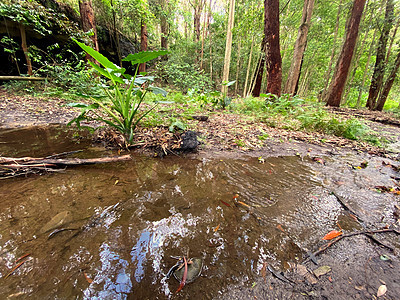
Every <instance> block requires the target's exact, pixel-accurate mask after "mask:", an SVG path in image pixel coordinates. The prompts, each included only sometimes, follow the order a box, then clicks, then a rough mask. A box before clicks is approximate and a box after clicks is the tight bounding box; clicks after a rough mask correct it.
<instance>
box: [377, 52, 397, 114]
mask: <svg viewBox="0 0 400 300" xmlns="http://www.w3.org/2000/svg"><path fill="white" fill-rule="evenodd" d="M399 67H400V51H399V53H398V54H397V58H396V61H395V63H394V66H393V68H392V71H391V72H390V75H389V77H388V79H386V83H385V85H384V86H383V88H382V92H381V94H380V96H379V99H378V103H377V105H376V107H375V110H378V111H382V109H383V106H384V105H385V102H386V99H387V97H388V95H389V92H390V89H391V88H392V85H393V82H394V80H395V79H396V74H397V71H398V70H399Z"/></svg>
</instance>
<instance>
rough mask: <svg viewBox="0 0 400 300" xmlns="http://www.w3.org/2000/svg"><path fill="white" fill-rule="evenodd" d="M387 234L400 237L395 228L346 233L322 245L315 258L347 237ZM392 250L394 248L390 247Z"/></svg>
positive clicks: (399, 232) (315, 253)
mask: <svg viewBox="0 0 400 300" xmlns="http://www.w3.org/2000/svg"><path fill="white" fill-rule="evenodd" d="M387 232H393V233H395V234H399V235H400V231H398V230H397V229H394V228H387V229H377V230H365V231H355V232H351V233H346V234H343V235H340V236H338V237H337V238H336V239H334V240H332V241H330V242H329V243H326V244H324V245H322V246H321V247H320V248H319V249H318V250H317V251H315V252H314V253H313V255H314V256H317V255H319V254H321V253H322V252H324V251H325V250H326V249H328V248H329V247H330V246H332V245H333V244H336V243H337V242H339V241H340V240H341V239H343V238H346V237H350V236H355V235H361V234H364V235H366V236H368V235H372V234H375V233H387ZM384 246H385V247H387V245H384ZM389 247H390V246H389ZM390 248H392V247H390ZM309 259H310V257H307V258H306V259H305V260H304V261H303V263H304V262H306V261H308V260H309Z"/></svg>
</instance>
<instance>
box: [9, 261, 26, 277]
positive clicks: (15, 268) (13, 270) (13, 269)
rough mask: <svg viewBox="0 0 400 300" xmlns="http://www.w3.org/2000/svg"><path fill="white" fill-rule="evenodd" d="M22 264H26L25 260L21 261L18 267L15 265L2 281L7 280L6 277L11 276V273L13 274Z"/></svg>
mask: <svg viewBox="0 0 400 300" xmlns="http://www.w3.org/2000/svg"><path fill="white" fill-rule="evenodd" d="M24 262H26V260H24V261H21V262H20V263H19V264H18V265H16V266H15V267H14V268H12V269H11V271H10V272H8V274H7V275H6V277H4V279H7V278H8V277H10V275H11V274H12V273H14V272H15V270H17V269H18V268H19V267H20V266H22V265H23V263H24Z"/></svg>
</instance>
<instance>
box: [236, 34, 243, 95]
mask: <svg viewBox="0 0 400 300" xmlns="http://www.w3.org/2000/svg"><path fill="white" fill-rule="evenodd" d="M241 49H242V48H241V40H240V39H239V41H238V50H237V59H236V79H235V94H237V90H238V87H239V73H240V67H241V66H240V62H241V57H240V51H241Z"/></svg>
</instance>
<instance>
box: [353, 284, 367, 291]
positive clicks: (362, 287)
mask: <svg viewBox="0 0 400 300" xmlns="http://www.w3.org/2000/svg"><path fill="white" fill-rule="evenodd" d="M354 288H355V289H356V290H357V291H363V290H364V289H365V287H364V286H363V285H356V286H355V287H354Z"/></svg>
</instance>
